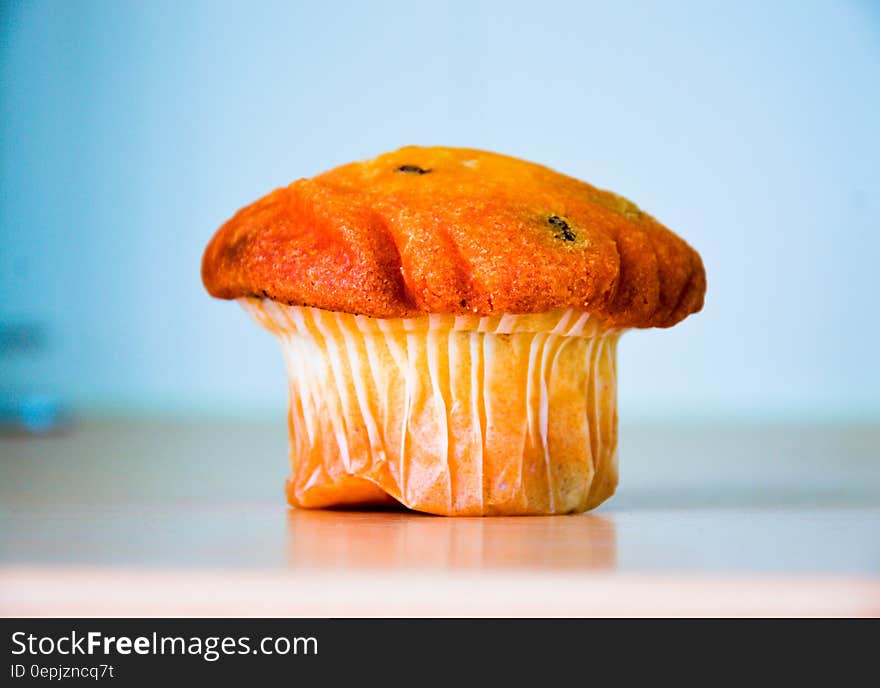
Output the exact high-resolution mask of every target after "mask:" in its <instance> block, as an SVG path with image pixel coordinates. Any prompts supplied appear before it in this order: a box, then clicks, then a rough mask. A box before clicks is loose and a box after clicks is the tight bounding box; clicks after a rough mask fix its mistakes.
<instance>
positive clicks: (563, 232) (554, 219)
mask: <svg viewBox="0 0 880 688" xmlns="http://www.w3.org/2000/svg"><path fill="white" fill-rule="evenodd" d="M547 222H548V223H549V224H551V225H553V226H554V227H556V228H557V229H559V230H560V231H559V234H554V236H555V237H556V238H557V239H562V240H563V241H574V240H575V239H577V235H576V234H575V233H574V232H573V231H572V229H571V227H569V226H568V223H567V222H566V221H565V220H563V219H562V218H561V217H559V215H551V216H550V217H548V218H547Z"/></svg>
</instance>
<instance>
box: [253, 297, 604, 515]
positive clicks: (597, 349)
mask: <svg viewBox="0 0 880 688" xmlns="http://www.w3.org/2000/svg"><path fill="white" fill-rule="evenodd" d="M240 302H241V304H242V306H243V307H244V308H245V309H246V310H247V311H248V312H249V313H250V314H251V315H252V316H253V317H254V318H255V319H256V320H257V321H258V322H259V323H260V324H261V325H263V326H264V327H265V328H267V329H268V330H270V331H271V332H273V333H274V334H275V335H277V336H278V338H279V339H280V341H281V346H282V350H283V352H284V357H285V362H286V364H287V371H288V377H289V388H290V413H289V424H290V435H291V447H290V467H291V477H290V478H289V480H288V483H287V496H288V500H289V502H290V503H291V504H292V505H295V506H300V507H329V506H340V505H346V504H348V505H354V504H360V505H367V504H384V503H392V500H396V501H398V502H400V503H402V504H404V505H405V506H407V507H409V508H411V509H416V510H419V511H425V512H428V513H433V514H443V515H497V514H504V515H525V514H562V513H570V512H580V511H585V510H587V509H591V508H593V507H595V506H597V505H598V504H600V503H601V502H603V501H604V500H605V499H607V498H608V497H609V496H611V494H612V493H613V492H614V489H615V487H616V485H617V399H616V390H617V380H616V366H615V355H616V346H617V339H618V337H619V334H620V332H619V331H615V330H608V329H605V328H603V327H602V325H601V323H599V322H598V321H596V320H594V319H591V318H590V317H589V316H588V315H587V314H586V313H580V312H578V311H573V310H564V311H556V312H552V313H542V314H528V315H511V314H504V315H497V316H492V317H478V316H468V315H465V316H456V315H426V316H424V317H418V318H399V319H388V320H383V319H377V318H369V317H366V316H360V315H351V314H348V313H337V312H332V311H325V310H321V309H317V308H308V307H297V306H287V305H283V304H279V303H276V302H274V301H272V300H269V299H266V300H258V299H240Z"/></svg>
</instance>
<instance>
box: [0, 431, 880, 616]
mask: <svg viewBox="0 0 880 688" xmlns="http://www.w3.org/2000/svg"><path fill="white" fill-rule="evenodd" d="M284 433H285V427H284V423H283V421H280V420H276V422H267V423H255V422H219V421H216V422H211V421H190V422H171V421H157V420H152V421H147V420H141V421H124V422H123V421H117V422H101V423H98V422H87V423H82V424H78V425H73V426H72V427H70V428H69V429H67V430H65V431H63V432H59V433H57V434H55V435H51V436H40V437H31V436H5V437H0V615H3V616H16V615H23V616H103V615H111V616H189V615H199V616H321V617H324V616H353V615H354V616H357V615H379V616H401V615H403V616H407V615H431V616H438V615H439V616H509V615H512V616H533V615H537V616H557V615H561V616H590V615H637V616H644V615H722V616H735V615H759V616H777V615H783V616H790V615H817V616H826V615H880V428H877V427H876V426H866V425H862V426H847V427H839V426H838V427H834V426H826V427H813V428H809V427H800V426H762V427H754V426H735V425H728V426H706V427H701V428H693V427H690V428H688V427H660V426H654V427H648V426H633V427H627V426H624V427H622V428H621V445H620V465H621V484H620V487H619V488H618V493H617V495H615V496H614V497H613V498H612V499H611V500H610V501H609V502H607V503H606V504H604V505H603V506H602V507H600V508H599V509H598V510H596V511H595V512H592V513H589V514H583V515H578V516H557V517H531V518H530V517H524V518H443V517H434V516H426V515H421V514H415V513H412V512H403V511H302V510H294V509H289V508H288V507H287V506H286V505H285V503H284V499H283V489H282V488H283V481H284V477H285V474H286V441H287V440H286V436H285V434H284Z"/></svg>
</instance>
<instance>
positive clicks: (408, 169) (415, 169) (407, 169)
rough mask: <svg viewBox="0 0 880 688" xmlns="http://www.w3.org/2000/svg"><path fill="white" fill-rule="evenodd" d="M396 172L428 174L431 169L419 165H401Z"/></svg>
mask: <svg viewBox="0 0 880 688" xmlns="http://www.w3.org/2000/svg"><path fill="white" fill-rule="evenodd" d="M394 171H395V172H403V173H404V174H428V172H430V171H431V170H426V169H424V168H423V167H419V166H418V165H401V166H400V167H398V168H397V169H396V170H394Z"/></svg>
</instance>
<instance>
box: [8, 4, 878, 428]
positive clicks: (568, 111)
mask: <svg viewBox="0 0 880 688" xmlns="http://www.w3.org/2000/svg"><path fill="white" fill-rule="evenodd" d="M0 13H2V14H0V41H2V43H0V165H2V174H0V345H2V349H0V350H2V354H0V395H2V397H0V399H2V402H0V403H2V406H3V409H4V413H5V414H6V415H7V416H11V415H15V414H21V413H24V414H25V416H27V417H29V418H30V422H31V423H32V424H34V425H36V426H38V425H39V424H40V423H41V422H46V423H50V422H51V417H52V415H53V414H54V412H55V410H56V409H58V408H61V409H62V410H65V411H66V412H68V413H70V414H73V415H80V416H93V417H102V416H104V417H106V416H126V415H148V416H163V417H164V416H172V417H207V416H210V417H229V418H232V417H266V416H271V417H274V418H281V417H282V416H283V414H284V405H285V377H284V371H283V364H282V359H281V355H280V352H279V351H278V350H277V347H276V345H275V342H274V340H273V339H272V337H271V336H270V335H268V334H266V333H264V332H263V331H262V330H260V329H259V328H258V327H257V326H256V325H254V324H253V323H251V322H250V321H249V320H248V319H247V318H246V316H245V315H244V314H243V313H242V312H241V311H240V309H239V308H238V307H237V306H236V305H235V304H233V303H228V302H221V301H215V300H212V299H211V298H209V297H208V296H207V294H206V293H205V292H204V290H203V288H202V286H201V283H200V276H199V268H200V259H201V253H202V250H203V248H204V246H205V244H206V243H207V241H208V240H209V239H210V237H211V235H212V233H213V232H214V230H215V229H216V228H217V227H218V226H219V225H220V224H221V223H222V222H223V221H225V220H226V219H227V218H228V217H229V216H231V215H232V214H233V213H234V212H235V211H236V210H237V209H238V208H239V207H241V206H243V205H245V204H247V203H249V202H251V201H252V200H255V199H256V198H257V197H259V196H262V195H263V194H265V193H267V192H268V191H269V190H271V189H273V188H275V187H278V186H282V185H285V184H287V183H289V182H290V181H292V180H294V179H296V178H299V177H304V176H311V175H313V174H316V173H318V172H321V171H323V170H326V169H328V168H331V167H334V166H336V165H338V164H341V163H344V162H348V161H350V160H355V159H362V158H368V157H372V156H374V155H376V154H378V153H380V152H383V151H385V150H389V149H393V148H396V147H399V146H402V145H406V144H424V145H427V144H439V145H455V146H469V147H477V148H484V149H489V150H495V151H499V152H503V153H507V154H511V155H515V156H519V157H523V158H526V159H529V160H533V161H536V162H541V163H544V164H546V165H549V166H551V167H553V168H556V169H558V170H560V171H563V172H566V173H568V174H571V175H574V176H576V177H580V178H583V179H586V180H588V181H590V182H592V183H593V184H595V185H597V186H601V187H605V188H610V189H612V190H615V191H617V192H619V193H622V194H623V195H625V196H628V197H629V198H631V199H633V200H634V201H635V202H636V203H638V204H639V205H640V206H641V207H642V208H644V209H646V210H647V211H648V212H650V213H651V214H653V215H655V216H656V217H657V218H658V219H660V220H661V221H662V222H664V223H665V224H667V225H668V226H669V227H671V228H672V229H673V230H675V231H676V232H678V233H679V234H681V235H682V236H683V237H685V238H686V239H687V240H688V241H689V242H690V243H691V244H692V245H694V246H695V247H696V248H697V249H698V250H699V251H700V252H701V254H702V255H703V258H704V261H705V263H706V268H707V272H708V277H709V290H708V296H707V301H706V307H705V310H704V312H703V313H701V314H699V315H698V316H696V317H693V318H690V319H688V320H687V321H686V322H684V323H683V324H681V325H680V326H678V327H676V328H674V329H672V330H668V331H664V330H652V331H640V332H632V333H630V334H628V335H626V336H625V337H624V338H623V340H622V342H621V349H620V359H619V364H620V368H619V370H620V413H621V418H622V419H623V420H624V421H642V420H644V421H664V422H665V421H679V420H682V419H687V420H692V419H704V420H707V421H714V420H724V419H731V418H733V419H745V420H753V419H781V420H790V419H794V420H797V421H807V422H814V421H823V420H828V419H831V420H835V421H838V420H854V421H860V422H862V421H867V422H869V423H873V422H875V421H876V420H877V419H878V418H880V365H878V360H877V358H878V357H877V351H878V341H880V325H878V321H880V307H878V297H880V289H878V280H877V274H876V273H877V262H878V258H880V222H878V217H880V163H878V161H880V4H878V3H876V2H871V1H869V0H864V1H861V2H859V1H857V0H849V1H846V0H840V1H837V2H783V1H779V2H773V3H766V2H758V1H740V2H614V3H611V2H606V3H593V2H555V1H550V0H543V1H542V2H510V1H507V2H489V1H482V2H480V1H476V0H468V1H467V2H448V3H444V2H432V3H413V2H370V3H355V2H349V3H341V2H332V1H327V0H325V1H322V2H309V3H306V2H302V3H294V2H279V3H274V2H259V3H249V2H221V1H218V0H215V1H212V2H159V1H155V2H133V1H132V2H128V1H122V0H120V1H116V2H83V1H68V2H46V1H31V2H22V1H15V0H13V1H9V0H4V1H3V2H2V3H0ZM22 409H24V411H22ZM279 430H280V431H281V430H282V429H281V428H280V427H279Z"/></svg>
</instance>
